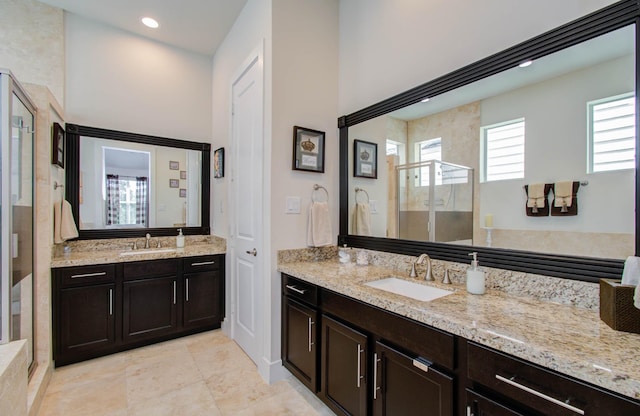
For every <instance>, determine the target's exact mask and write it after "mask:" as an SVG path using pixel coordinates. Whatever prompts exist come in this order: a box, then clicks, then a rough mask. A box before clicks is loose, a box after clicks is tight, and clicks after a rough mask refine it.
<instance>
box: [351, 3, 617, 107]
mask: <svg viewBox="0 0 640 416" xmlns="http://www.w3.org/2000/svg"><path fill="white" fill-rule="evenodd" d="M611 3H614V0H564V1H557V0H520V1H513V0H484V1H468V0H447V1H444V0H440V1H417V0H395V1H388V0H345V1H341V2H340V82H339V85H340V102H339V109H340V114H348V113H351V112H353V111H357V110H359V109H361V108H363V107H365V106H367V105H371V104H373V103H375V102H378V101H380V100H383V99H385V98H388V97H390V96H392V95H395V94H398V93H400V92H402V91H405V90H407V89H409V88H412V87H415V86H417V85H420V84H422V83H424V82H427V81H429V80H431V79H433V78H435V77H437V76H440V75H444V74H446V73H449V72H451V71H452V70H454V69H457V68H459V67H461V66H464V65H467V64H470V63H472V62H474V61H477V60H478V59H481V58H484V57H485V56H489V55H491V54H493V53H496V52H499V51H501V50H503V49H505V48H507V47H510V46H513V45H515V44H517V43H520V42H522V41H525V40H527V39H529V38H531V37H533V36H536V35H538V34H540V33H542V32H545V31H547V30H550V29H553V28H554V27H556V26H559V25H561V24H564V23H567V22H569V21H571V20H574V19H576V18H578V17H580V16H583V15H585V14H587V13H590V12H593V11H595V10H598V9H600V8H602V7H604V6H606V5H608V4H611Z"/></svg>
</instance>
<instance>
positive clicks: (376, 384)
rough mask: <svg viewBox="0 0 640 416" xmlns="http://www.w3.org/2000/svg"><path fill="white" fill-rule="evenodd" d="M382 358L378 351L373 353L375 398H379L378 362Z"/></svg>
mask: <svg viewBox="0 0 640 416" xmlns="http://www.w3.org/2000/svg"><path fill="white" fill-rule="evenodd" d="M379 362H380V359H379V358H378V353H377V352H374V353H373V400H376V399H377V398H378V390H380V387H379V386H378V363H379Z"/></svg>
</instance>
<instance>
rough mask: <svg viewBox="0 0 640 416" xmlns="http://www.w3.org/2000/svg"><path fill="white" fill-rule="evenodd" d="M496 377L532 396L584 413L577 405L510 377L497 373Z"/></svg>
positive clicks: (580, 413)
mask: <svg viewBox="0 0 640 416" xmlns="http://www.w3.org/2000/svg"><path fill="white" fill-rule="evenodd" d="M496 378H497V379H498V380H500V381H503V382H505V383H507V384H509V385H511V386H513V387H515V388H517V389H520V390H523V391H526V392H527V393H531V394H533V395H534V396H538V397H540V398H541V399H544V400H546V401H548V402H551V403H553V404H557V405H558V406H561V407H564V408H565V409H568V410H571V411H572V412H575V413H577V414H579V415H584V410H582V409H579V408H577V407H574V406H571V405H570V404H567V403H565V402H562V401H560V400H558V399H554V398H553V397H551V396H547V395H546V394H544V393H540V392H539V391H537V390H534V389H532V388H529V387H527V386H523V385H522V384H520V383H516V382H515V381H513V380H510V379H508V378H506V377H502V376H501V375H499V374H496Z"/></svg>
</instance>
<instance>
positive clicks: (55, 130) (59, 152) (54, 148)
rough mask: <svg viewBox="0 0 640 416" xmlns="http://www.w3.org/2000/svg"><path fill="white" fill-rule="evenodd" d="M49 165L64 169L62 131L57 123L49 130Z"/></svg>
mask: <svg viewBox="0 0 640 416" xmlns="http://www.w3.org/2000/svg"><path fill="white" fill-rule="evenodd" d="M51 164H52V165H58V166H60V167H61V168H64V129H63V128H62V126H61V125H60V124H58V123H53V127H52V128H51Z"/></svg>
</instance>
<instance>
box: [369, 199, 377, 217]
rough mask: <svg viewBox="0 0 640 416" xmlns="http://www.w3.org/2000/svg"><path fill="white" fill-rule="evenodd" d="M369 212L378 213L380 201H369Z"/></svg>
mask: <svg viewBox="0 0 640 416" xmlns="http://www.w3.org/2000/svg"><path fill="white" fill-rule="evenodd" d="M369 211H371V213H372V214H377V213H378V201H376V200H375V199H371V200H369Z"/></svg>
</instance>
